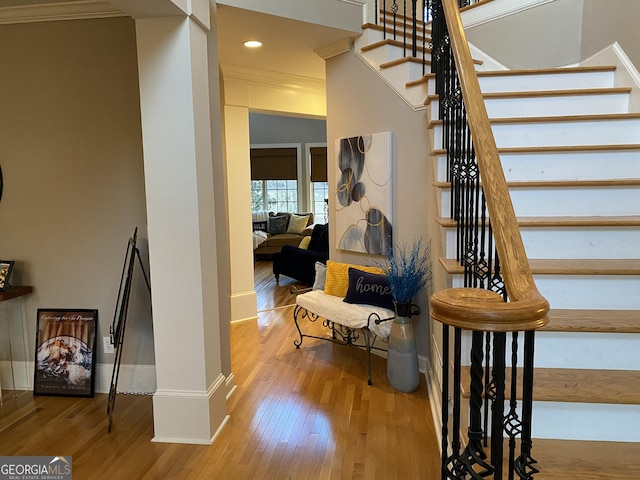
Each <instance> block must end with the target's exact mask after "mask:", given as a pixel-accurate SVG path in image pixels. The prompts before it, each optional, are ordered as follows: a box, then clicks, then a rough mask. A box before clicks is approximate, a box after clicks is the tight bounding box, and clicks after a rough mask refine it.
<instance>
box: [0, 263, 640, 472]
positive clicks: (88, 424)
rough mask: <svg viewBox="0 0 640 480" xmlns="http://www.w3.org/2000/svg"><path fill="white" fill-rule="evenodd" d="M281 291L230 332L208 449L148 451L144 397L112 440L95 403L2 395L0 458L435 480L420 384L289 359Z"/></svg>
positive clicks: (331, 357)
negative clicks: (227, 364) (227, 365)
mask: <svg viewBox="0 0 640 480" xmlns="http://www.w3.org/2000/svg"><path fill="white" fill-rule="evenodd" d="M263 267H265V268H262V269H261V271H262V272H263V273H264V272H265V271H267V270H269V271H270V267H269V268H267V265H263ZM267 277H268V278H267ZM272 278H273V276H272V275H271V276H270V277H269V276H268V275H265V276H264V279H265V281H267V282H270V281H272ZM283 280H284V279H283ZM273 282H274V285H275V281H274V280H273ZM281 283H282V286H281V288H282V291H281V293H278V294H276V293H271V294H270V296H268V298H267V300H265V301H264V302H263V305H265V306H266V305H272V307H271V309H270V310H265V311H263V312H260V313H259V318H258V320H257V321H246V322H240V323H235V324H232V325H231V348H232V365H233V371H234V374H235V378H236V383H237V389H236V391H235V392H234V394H233V395H232V397H231V398H230V400H229V403H228V412H227V413H228V414H229V415H230V419H229V422H228V423H227V424H226V425H225V426H224V428H223V429H222V430H221V431H220V433H219V435H218V437H217V438H216V440H215V442H214V444H213V445H211V446H204V445H181V444H165V443H152V442H151V439H152V438H153V411H152V400H151V397H150V396H134V395H119V396H118V398H117V401H116V410H115V415H114V423H113V431H112V433H110V434H109V433H107V415H106V408H107V407H106V405H107V396H106V395H104V394H99V395H96V397H95V398H92V399H90V398H87V399H76V398H62V397H35V398H34V397H33V395H32V394H31V393H30V392H17V393H18V394H19V395H18V396H17V397H15V398H12V397H13V393H14V392H11V391H6V390H3V392H2V395H3V400H4V404H3V405H2V406H0V455H6V456H15V455H47V456H49V455H51V456H53V455H62V456H71V457H72V459H73V473H74V475H73V478H74V480H93V479H98V480H100V479H104V480H107V479H115V480H120V479H122V480H134V479H144V480H152V479H189V480H191V479H216V480H218V479H220V480H245V479H246V480H254V479H256V480H263V479H273V480H307V479H308V480H315V479H340V480H342V479H364V480H369V479H383V480H396V479H408V480H437V479H438V478H440V474H439V461H440V460H439V449H438V445H437V443H436V433H435V431H434V426H433V423H432V420H431V407H430V404H429V399H428V397H427V389H426V385H425V383H424V379H421V380H422V383H421V385H420V387H419V390H418V391H417V392H415V393H411V394H404V393H400V392H396V391H395V390H393V389H392V388H391V387H389V386H388V384H387V381H386V372H385V361H384V360H383V359H381V358H379V357H375V356H374V357H373V364H372V367H373V385H371V386H369V385H367V383H366V380H365V379H366V372H365V358H364V352H363V351H360V350H356V349H353V348H347V347H343V346H339V345H334V344H332V343H329V342H323V341H321V340H312V339H305V341H304V343H303V345H302V347H301V349H300V350H296V349H295V347H294V346H293V339H294V338H295V334H296V331H295V328H294V326H293V323H292V322H293V320H292V315H293V307H292V306H288V307H286V306H282V305H283V304H280V305H278V304H276V303H274V300H275V299H279V300H282V302H284V303H287V302H290V301H291V299H290V298H289V297H287V293H285V292H288V288H289V285H290V281H289V280H284V281H283V282H281ZM288 284H289V285H288ZM259 295H261V294H259ZM287 298H289V299H287ZM270 302H271V303H270ZM305 326H306V325H305ZM311 328H317V333H318V334H320V335H322V333H321V332H322V329H321V328H319V327H317V326H313V325H311ZM534 457H535V458H536V459H537V460H538V462H539V463H538V465H539V467H540V468H541V470H542V471H541V473H540V474H537V475H535V478H536V480H565V479H566V480H575V479H581V480H610V479H616V480H627V479H628V480H636V479H638V478H640V460H639V457H638V455H637V444H616V443H611V442H562V441H555V440H551V441H550V440H534Z"/></svg>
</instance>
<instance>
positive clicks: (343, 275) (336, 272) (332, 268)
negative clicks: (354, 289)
mask: <svg viewBox="0 0 640 480" xmlns="http://www.w3.org/2000/svg"><path fill="white" fill-rule="evenodd" d="M349 268H357V269H358V270H362V271H364V272H369V273H377V274H383V273H384V272H383V271H382V269H381V268H378V267H365V266H364V265H354V264H351V263H340V262H333V261H331V260H327V281H326V283H325V284H324V293H326V294H327V295H335V296H336V297H344V296H345V295H346V294H347V289H348V288H349Z"/></svg>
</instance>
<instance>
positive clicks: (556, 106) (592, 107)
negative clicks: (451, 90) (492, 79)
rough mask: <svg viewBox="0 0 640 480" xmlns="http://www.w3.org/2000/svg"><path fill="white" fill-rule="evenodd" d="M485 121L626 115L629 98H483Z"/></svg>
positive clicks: (580, 96) (436, 108) (597, 95)
mask: <svg viewBox="0 0 640 480" xmlns="http://www.w3.org/2000/svg"><path fill="white" fill-rule="evenodd" d="M433 104H434V109H433V112H434V114H435V115H433V116H432V117H431V118H432V119H437V118H438V115H437V114H438V104H439V102H438V101H437V100H436V101H434V102H433ZM485 106H486V107H487V113H488V114H489V118H515V117H542V116H550V115H553V116H562V115H597V114H607V113H628V111H629V94H627V93H616V94H590V95H564V96H542V97H521V98H487V99H485Z"/></svg>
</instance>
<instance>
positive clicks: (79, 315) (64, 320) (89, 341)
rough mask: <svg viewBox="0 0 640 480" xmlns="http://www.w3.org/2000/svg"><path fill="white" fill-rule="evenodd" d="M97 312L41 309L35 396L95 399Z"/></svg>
mask: <svg viewBox="0 0 640 480" xmlns="http://www.w3.org/2000/svg"><path fill="white" fill-rule="evenodd" d="M97 325H98V310H85V309H77V310H66V309H44V308H41V309H38V313H37V324H36V364H35V369H34V370H35V371H34V381H33V394H34V395H60V396H74V397H93V394H94V386H95V369H96V328H97Z"/></svg>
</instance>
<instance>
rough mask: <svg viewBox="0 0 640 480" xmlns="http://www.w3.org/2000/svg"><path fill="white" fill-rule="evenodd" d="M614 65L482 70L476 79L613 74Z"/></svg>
mask: <svg viewBox="0 0 640 480" xmlns="http://www.w3.org/2000/svg"><path fill="white" fill-rule="evenodd" d="M615 71H616V66H615V65H593V66H580V67H567V68H554V67H550V68H529V69H517V70H482V71H479V72H477V74H478V77H509V76H514V77H515V76H522V75H557V74H561V73H580V72H585V73H586V72H615ZM424 76H425V77H426V78H427V80H435V78H436V75H435V73H426V74H425V75H424Z"/></svg>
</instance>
